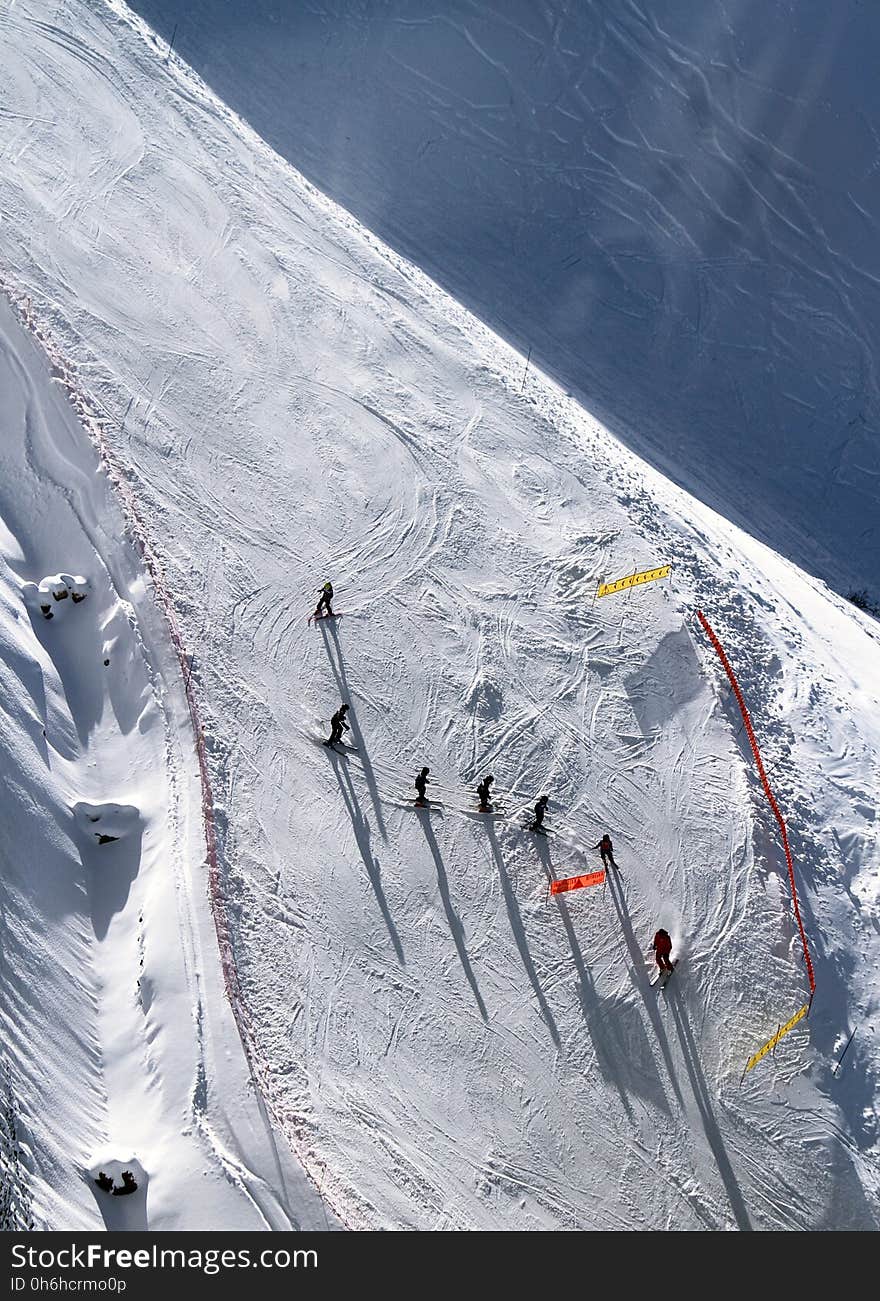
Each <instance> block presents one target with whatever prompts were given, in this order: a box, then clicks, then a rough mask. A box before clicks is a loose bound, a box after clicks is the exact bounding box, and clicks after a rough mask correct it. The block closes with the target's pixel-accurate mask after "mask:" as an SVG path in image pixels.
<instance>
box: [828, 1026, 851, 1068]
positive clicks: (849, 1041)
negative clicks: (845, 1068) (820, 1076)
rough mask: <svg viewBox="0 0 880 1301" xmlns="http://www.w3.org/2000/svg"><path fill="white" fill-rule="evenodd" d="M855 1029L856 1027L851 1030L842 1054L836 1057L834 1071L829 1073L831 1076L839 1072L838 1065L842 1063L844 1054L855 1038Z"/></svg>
mask: <svg viewBox="0 0 880 1301" xmlns="http://www.w3.org/2000/svg"><path fill="white" fill-rule="evenodd" d="M856 1029H858V1027H856V1028H855V1029H854V1030H853V1032H852V1034H851V1035H850V1037H849V1038H848V1039H847V1041H846V1048H844V1050H843V1052H842V1053H841V1054H840V1056H839V1057H838V1059H837V1065H836V1066H835V1068H834V1070H833V1071H832V1072H831V1074H832V1075H836V1074H837V1072H838V1071H839V1070H840V1063H841V1062H842V1061H843V1059H844V1057H845V1056H846V1054H847V1050H848V1049H849V1046H850V1044H851V1043H852V1041H853V1039H855V1037H856Z"/></svg>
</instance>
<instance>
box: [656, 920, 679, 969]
mask: <svg viewBox="0 0 880 1301" xmlns="http://www.w3.org/2000/svg"><path fill="white" fill-rule="evenodd" d="M651 948H652V949H653V950H654V956H655V957H656V959H657V966H658V967H659V968H660V970H661V971H673V970H674V969H675V968H674V966H673V964H672V963H671V962H670V961H669V955H670V953H671V952H672V937H671V936H670V934H669V931H664V930H663V929H662V927H661V929H660V930H659V931H658V932H657V934H656V935H655V936H654V939H653V941H652V943H651Z"/></svg>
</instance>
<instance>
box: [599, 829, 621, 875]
mask: <svg viewBox="0 0 880 1301" xmlns="http://www.w3.org/2000/svg"><path fill="white" fill-rule="evenodd" d="M593 848H594V849H598V850H599V851H600V853H601V854H602V866H603V867H607V866H608V864H609V863H610V864H611V866H612V867H617V864H616V863H615V861H614V846H613V845H612V843H611V837H610V836H609V834H608V832H607V831H606V832H605V835H604V836H603V837H602V839H601V840H600V841H599V843H598V845H594V846H593ZM617 870H618V872H619V871H620V868H619V867H617Z"/></svg>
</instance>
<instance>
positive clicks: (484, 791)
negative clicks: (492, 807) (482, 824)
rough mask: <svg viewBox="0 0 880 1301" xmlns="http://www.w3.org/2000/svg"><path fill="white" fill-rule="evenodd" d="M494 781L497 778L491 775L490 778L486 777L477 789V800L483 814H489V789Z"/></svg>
mask: <svg viewBox="0 0 880 1301" xmlns="http://www.w3.org/2000/svg"><path fill="white" fill-rule="evenodd" d="M494 780H495V778H494V777H493V776H492V774H491V773H489V775H488V777H484V778H483V780H482V781H481V782H480V784H479V786H478V787H477V798H478V799H479V801H480V812H481V813H488V811H489V787H490V786H491V785H492V783H493V781H494Z"/></svg>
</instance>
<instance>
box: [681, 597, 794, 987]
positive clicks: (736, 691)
mask: <svg viewBox="0 0 880 1301" xmlns="http://www.w3.org/2000/svg"><path fill="white" fill-rule="evenodd" d="M697 618H698V619H699V621H700V623H701V624H702V625H703V629H704V631H705V633H706V636H707V637H708V638H709V640H710V642H711V643H712V645H713V646H714V648H715V651H716V653H717V655H718V658H719V659H720V660H721V663H722V664H723V665H724V671H725V673H726V674H727V676H728V678H729V679H730V685H731V686H732V687H733V691H734V695H735V696H736V702H737V704H738V705H739V709H740V713H741V714H742V716H743V722H744V723H745V725H746V732H747V733H748V737H749V745H750V746H751V747H752V754H753V755H754V756H755V763H756V764H757V767H758V776H759V777H760V778H761V785H762V786H763V787H764V791H765V794H766V796H767V799H768V800H769V801H770V807H771V809H772V810H773V813H774V815H775V817H776V821H777V822H778V823H779V830H780V831H781V832H782V848H783V849H784V850H785V861H786V863H787V864H788V879H789V881H790V882H791V897H792V901H793V903H794V915H795V917H796V919H797V924H798V930H799V931H800V933H801V944H803V946H804V957H805V959H806V962H807V977H808V979H809V982H810V993H811V994H812V993H813V992H814V990H815V988H816V979H815V977H814V975H813V963H812V960H811V958H810V950H809V948H808V947H807V937H806V934H805V932H804V924H803V922H802V921H801V910H800V906H799V904H798V896H797V887H796V886H795V883H794V863H793V861H792V857H791V850H790V849H789V847H788V832H787V831H786V829H785V822H784V820H783V817H782V814H781V813H780V811H779V805H778V804H777V803H776V797H775V796H774V794H773V792H772V790H771V789H770V783H769V781H768V780H767V774H766V773H765V771H764V764H763V762H762V761H761V752H760V750H759V749H758V742H757V741H756V740H755V733H754V730H753V728H752V720H751V718H750V716H749V711H748V709H747V708H746V702H745V700H744V699H743V693H742V691H741V690H740V686H739V683H738V682H737V680H736V674H735V673H734V671H733V669H732V668H731V667H730V661H729V660H728V658H727V656H726V655H725V653H724V647H723V646H722V645H721V642H720V641H719V640H718V638H717V637H716V636H715V633H714V632H713V631H712V629H711V627H710V626H709V620H708V619H707V618H706V616H705V615H704V614H703V611H702V610H698V611H697Z"/></svg>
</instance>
